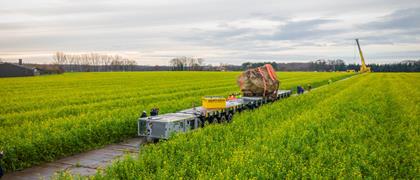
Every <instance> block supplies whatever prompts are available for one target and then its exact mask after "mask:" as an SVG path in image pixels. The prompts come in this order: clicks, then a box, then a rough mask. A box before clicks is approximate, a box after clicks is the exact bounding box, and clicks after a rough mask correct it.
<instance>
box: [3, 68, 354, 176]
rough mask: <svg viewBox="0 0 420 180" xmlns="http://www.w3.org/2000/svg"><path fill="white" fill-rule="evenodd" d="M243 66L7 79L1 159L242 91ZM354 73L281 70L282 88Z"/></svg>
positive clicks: (53, 149)
mask: <svg viewBox="0 0 420 180" xmlns="http://www.w3.org/2000/svg"><path fill="white" fill-rule="evenodd" d="M238 74H239V73H237V72H227V73H215V72H158V73H156V72H147V73H69V74H64V75H57V76H41V77H31V78H5V79H0V86H1V87H2V88H1V89H0V94H2V96H1V97H0V100H1V103H0V136H1V137H2V138H1V139H0V150H3V151H4V152H5V157H4V159H3V160H2V161H1V162H0V163H1V165H2V167H5V169H6V171H14V170H18V169H22V168H26V167H30V166H32V165H35V164H39V163H41V162H46V161H52V160H54V159H57V158H60V157H64V156H68V155H71V154H74V153H78V152H83V151H86V150H89V149H93V148H97V147H100V146H102V145H105V144H110V143H113V142H117V141H120V140H122V139H125V138H127V137H133V136H135V135H136V120H137V117H138V115H139V113H140V111H142V110H148V109H150V108H152V107H153V106H158V107H159V108H160V109H161V112H162V113H166V112H174V111H177V110H181V109H185V108H188V107H190V106H191V104H192V103H194V104H197V105H198V104H200V97H201V96H204V95H227V94H228V93H231V92H237V91H238V87H237V85H236V81H235V79H236V77H237V76H238ZM349 75H351V74H347V73H299V72H291V73H280V74H279V77H280V79H281V80H282V85H281V87H282V88H286V89H290V88H292V87H294V86H296V85H298V84H303V85H306V84H307V83H312V84H313V86H317V85H320V84H325V83H326V82H327V81H328V79H333V80H337V79H341V78H344V77H347V76H349Z"/></svg>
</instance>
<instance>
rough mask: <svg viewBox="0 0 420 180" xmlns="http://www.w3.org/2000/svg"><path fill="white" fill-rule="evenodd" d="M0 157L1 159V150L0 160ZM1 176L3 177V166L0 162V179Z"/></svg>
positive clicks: (0, 152) (1, 153)
mask: <svg viewBox="0 0 420 180" xmlns="http://www.w3.org/2000/svg"><path fill="white" fill-rule="evenodd" d="M1 159H3V151H0V160H1ZM1 177H3V168H2V167H1V164H0V179H1Z"/></svg>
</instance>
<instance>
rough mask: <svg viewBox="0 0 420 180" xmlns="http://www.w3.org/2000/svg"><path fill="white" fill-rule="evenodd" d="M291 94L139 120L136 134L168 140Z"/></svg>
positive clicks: (282, 93)
mask: <svg viewBox="0 0 420 180" xmlns="http://www.w3.org/2000/svg"><path fill="white" fill-rule="evenodd" d="M291 94H292V92H291V90H279V91H278V92H277V98H276V99H275V100H269V99H268V98H265V97H242V98H238V99H235V100H227V101H226V108H221V109H205V108H203V107H201V106H200V107H195V108H190V109H185V110H181V111H179V112H176V113H168V114H162V115H158V116H153V117H146V118H139V119H138V122H137V128H138V132H137V134H138V135H139V136H142V137H147V138H148V139H169V138H170V137H171V135H172V134H173V133H179V132H187V131H189V130H193V129H197V128H199V127H203V126H205V125H204V124H205V123H206V122H208V123H215V121H216V122H217V121H218V122H219V123H221V122H223V121H222V119H223V118H224V119H225V120H226V121H228V122H229V120H228V118H229V116H230V117H232V116H233V115H234V114H235V113H237V112H241V111H243V110H247V109H255V108H258V107H260V106H261V105H263V104H266V103H268V102H273V101H276V100H279V99H283V98H287V97H289V96H290V95H291Z"/></svg>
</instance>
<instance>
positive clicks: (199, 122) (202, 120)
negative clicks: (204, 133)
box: [198, 119, 206, 128]
mask: <svg viewBox="0 0 420 180" xmlns="http://www.w3.org/2000/svg"><path fill="white" fill-rule="evenodd" d="M205 124H206V120H205V119H199V120H198V127H201V128H203V127H204V125H205Z"/></svg>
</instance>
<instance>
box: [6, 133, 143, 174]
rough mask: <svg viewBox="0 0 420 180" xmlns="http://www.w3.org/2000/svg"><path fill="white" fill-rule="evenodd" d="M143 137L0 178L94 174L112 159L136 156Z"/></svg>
mask: <svg viewBox="0 0 420 180" xmlns="http://www.w3.org/2000/svg"><path fill="white" fill-rule="evenodd" d="M145 142H146V141H145V139H144V138H132V139H128V140H126V141H124V142H121V143H117V144H111V145H107V146H105V147H103V148H100V149H96V150H92V151H88V152H84V153H80V154H76V155H73V156H69V157H66V158H62V159H59V160H57V161H54V162H50V163H45V164H41V165H38V166H34V167H31V168H27V169H24V170H21V171H16V172H12V173H8V174H5V176H3V178H2V180H9V179H10V180H35V179H51V177H52V176H53V175H54V173H55V172H57V171H64V170H67V171H69V172H71V173H72V174H80V175H82V176H88V175H94V174H95V173H96V171H97V169H98V168H105V167H106V166H108V165H110V164H111V163H112V162H113V161H114V160H116V159H119V158H122V157H123V155H125V154H129V155H132V156H137V154H138V152H139V148H140V145H141V144H143V143H145Z"/></svg>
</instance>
